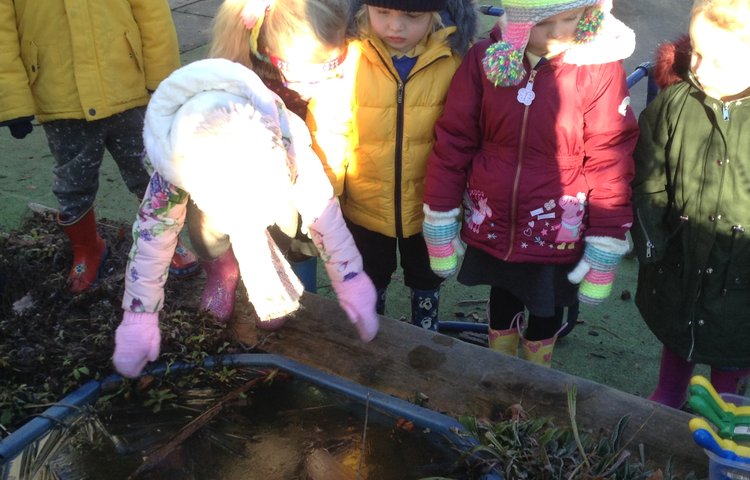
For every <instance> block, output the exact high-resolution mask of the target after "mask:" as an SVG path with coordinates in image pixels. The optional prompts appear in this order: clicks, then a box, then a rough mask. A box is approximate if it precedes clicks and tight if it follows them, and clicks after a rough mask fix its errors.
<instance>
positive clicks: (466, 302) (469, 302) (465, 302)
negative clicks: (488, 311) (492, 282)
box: [456, 298, 487, 306]
mask: <svg viewBox="0 0 750 480" xmlns="http://www.w3.org/2000/svg"><path fill="white" fill-rule="evenodd" d="M485 303H487V299H486V298H481V299H479V300H459V301H457V302H456V305H461V306H464V305H484V304H485Z"/></svg>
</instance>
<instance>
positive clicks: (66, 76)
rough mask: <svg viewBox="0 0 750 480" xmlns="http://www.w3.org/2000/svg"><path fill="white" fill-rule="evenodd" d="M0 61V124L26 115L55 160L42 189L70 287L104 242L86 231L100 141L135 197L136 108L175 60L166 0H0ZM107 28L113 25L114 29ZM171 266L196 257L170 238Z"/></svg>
mask: <svg viewBox="0 0 750 480" xmlns="http://www.w3.org/2000/svg"><path fill="white" fill-rule="evenodd" d="M0 9H1V10H3V12H2V13H3V15H2V18H3V19H7V21H12V22H13V23H12V25H4V26H3V29H2V33H1V34H0V35H2V44H3V56H2V58H4V59H6V60H7V61H5V62H4V63H3V64H2V65H0V69H1V71H0V90H1V91H2V92H3V95H2V103H0V126H3V125H5V126H8V127H9V128H10V131H11V134H12V135H13V136H14V137H16V138H24V137H25V136H26V135H27V134H28V133H30V132H31V130H32V124H31V120H32V119H33V117H34V116H35V115H36V117H37V119H38V120H39V122H40V123H41V124H42V127H43V128H44V131H45V134H46V135H47V140H48V143H49V147H50V151H51V152H52V155H53V156H54V158H55V161H56V162H57V165H56V167H55V168H54V174H55V180H54V183H53V185H52V191H53V193H54V194H55V196H56V197H57V201H58V203H59V205H60V211H59V215H58V223H59V224H60V225H61V227H62V229H63V230H64V232H65V233H66V235H67V236H68V238H69V239H70V242H71V244H72V247H73V266H72V267H71V269H70V272H69V274H68V281H69V283H70V289H71V291H72V292H74V293H80V292H83V291H85V290H87V289H89V288H90V287H91V285H92V283H93V282H94V281H95V280H96V279H97V277H98V271H99V268H100V266H101V264H102V262H103V261H104V258H105V257H106V255H107V247H106V245H105V243H104V241H103V240H102V238H101V237H100V236H99V234H98V233H97V231H96V219H95V215H94V200H95V199H96V193H97V190H98V188H99V168H100V166H101V163H102V160H103V158H104V150H105V148H106V150H108V151H109V152H110V153H111V154H112V157H113V158H114V160H115V162H116V163H117V166H118V168H119V169H120V174H121V175H122V178H123V180H124V181H125V184H126V185H127V187H128V189H129V190H130V191H131V192H133V193H134V194H135V195H137V196H138V197H139V198H141V197H142V196H143V194H144V192H145V191H146V186H147V185H148V179H149V175H148V172H147V171H146V169H145V167H144V165H143V161H142V158H143V137H142V132H143V114H144V111H145V105H146V103H147V102H148V100H149V92H150V91H153V90H155V89H156V87H157V86H158V85H159V82H161V81H162V80H163V79H164V78H165V77H166V76H167V75H169V74H170V73H171V72H172V71H173V70H174V69H175V68H177V67H179V65H180V57H179V49H178V44H177V33H176V32H175V28H174V24H173V23H172V13H171V11H170V9H169V3H168V2H167V1H166V0H158V1H151V0H130V1H126V2H98V1H90V0H85V1H81V2H74V3H71V2H64V1H63V0H52V1H46V2H36V1H28V0H19V1H15V2H6V3H5V6H2V7H0ZM114 32H119V33H117V34H115V33H114ZM172 267H173V273H174V274H177V275H186V274H190V273H192V272H194V271H195V270H196V269H197V268H198V267H199V266H198V262H197V261H196V259H195V257H194V256H193V254H192V252H190V251H189V250H187V249H185V247H183V246H182V245H181V244H180V245H178V248H177V249H176V253H175V255H174V257H173V265H172Z"/></svg>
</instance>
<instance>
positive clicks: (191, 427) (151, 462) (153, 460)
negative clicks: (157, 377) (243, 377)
mask: <svg viewBox="0 0 750 480" xmlns="http://www.w3.org/2000/svg"><path fill="white" fill-rule="evenodd" d="M274 372H275V371H272V372H271V373H269V374H268V375H267V376H263V377H257V378H253V379H252V380H250V381H248V382H246V383H245V384H244V385H242V386H240V387H238V388H236V389H234V390H232V391H231V392H229V393H228V394H226V395H224V396H223V397H222V398H220V399H219V400H218V401H217V402H216V404H215V405H214V406H213V407H211V408H209V409H208V410H206V411H205V412H203V413H202V414H200V415H198V416H197V417H196V418H195V419H193V420H192V421H191V422H190V423H188V424H187V425H185V426H184V427H182V428H181V429H180V431H179V432H177V434H176V435H175V436H174V437H172V439H171V440H169V441H168V442H167V443H165V444H164V445H162V446H161V447H159V448H157V449H156V450H155V451H154V452H153V453H152V454H151V455H148V456H147V457H146V458H145V459H144V460H143V463H142V464H141V466H140V467H138V468H137V469H136V471H135V472H133V474H132V475H131V476H130V477H129V478H138V476H139V475H141V474H142V473H144V472H146V471H148V470H150V469H152V468H154V467H155V466H156V465H158V464H159V463H160V462H162V461H164V459H165V458H167V457H168V456H169V455H170V454H171V453H172V452H173V451H174V449H175V448H177V447H178V446H180V445H181V444H182V443H183V442H184V441H185V440H187V439H188V438H190V437H191V436H192V435H193V434H194V433H195V432H197V431H198V430H200V429H201V427H203V426H204V425H205V424H206V423H208V422H209V421H211V419H213V418H214V417H215V416H216V415H218V414H219V412H221V410H222V409H223V408H224V407H225V406H226V404H227V403H228V402H230V401H232V400H234V399H235V398H237V397H239V396H240V395H242V394H243V393H245V392H246V391H248V390H250V389H251V388H253V387H254V386H255V385H257V384H258V383H260V382H261V381H263V380H266V379H268V378H269V377H271V376H273V375H274Z"/></svg>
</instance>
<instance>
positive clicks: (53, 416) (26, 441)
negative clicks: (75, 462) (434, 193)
mask: <svg viewBox="0 0 750 480" xmlns="http://www.w3.org/2000/svg"><path fill="white" fill-rule="evenodd" d="M202 365H203V366H204V367H206V368H213V367H219V366H226V365H233V366H242V367H256V368H260V367H263V368H278V369H280V370H283V371H286V372H289V373H291V374H293V375H294V376H295V377H297V378H301V379H303V380H305V381H308V382H310V383H313V384H315V385H318V386H320V387H322V388H325V389H328V390H330V391H333V392H336V393H339V394H341V395H343V396H345V397H347V398H350V399H352V400H354V401H357V402H359V403H361V404H363V405H368V408H372V409H374V410H376V411H380V412H382V413H386V414H389V415H395V416H398V417H401V418H404V419H407V420H410V421H412V422H413V423H415V424H416V425H418V426H420V427H424V428H429V429H430V431H432V432H436V433H438V434H441V435H443V436H445V437H446V438H448V439H449V440H450V441H452V442H453V443H454V445H456V446H457V447H459V448H463V449H465V450H466V451H470V450H471V449H472V448H474V447H475V446H477V442H476V440H475V439H474V438H473V437H470V436H468V435H467V436H464V435H462V433H464V434H465V433H467V432H466V429H465V428H464V426H463V425H462V424H461V423H459V422H458V421H457V420H455V419H454V418H452V417H449V416H447V415H443V414H441V413H437V412H435V411H433V410H430V409H428V408H424V407H420V406H418V405H415V404H413V403H410V402H407V401H405V400H401V399H400V398H396V397H393V396H391V395H386V394H384V393H382V392H379V391H377V390H374V389H371V388H367V387H364V386H362V385H359V384H357V383H354V382H352V381H349V380H346V379H343V378H341V377H337V376H334V375H331V374H328V373H325V372H322V371H320V370H316V369H314V368H312V367H309V366H307V365H304V364H302V363H299V362H296V361H294V360H290V359H288V358H285V357H282V356H279V355H274V354H263V353H254V354H250V353H247V354H236V355H227V356H225V357H218V358H217V357H209V358H207V359H206V360H205V361H204V362H203V364H202ZM194 367H195V365H191V364H186V363H180V364H172V365H169V366H167V365H164V364H160V365H157V366H156V367H155V368H153V369H150V370H149V371H148V374H150V375H164V374H165V373H166V372H167V371H172V372H178V371H182V370H191V369H192V368H194ZM122 381H123V378H122V377H121V376H120V375H110V376H108V377H106V378H105V379H103V380H102V381H93V380H92V381H90V382H88V383H86V384H85V385H83V386H82V387H81V388H79V389H78V390H76V391H75V392H73V393H71V394H70V395H68V396H66V397H65V398H63V399H62V400H61V401H60V402H58V403H57V404H56V405H55V406H53V407H50V408H48V409H47V410H45V411H44V412H43V413H42V414H41V415H39V416H38V417H36V418H34V419H32V420H31V421H29V422H28V423H26V424H25V425H23V426H22V427H21V428H19V429H18V430H16V431H15V432H13V433H12V434H11V435H10V436H9V437H7V438H5V439H3V440H2V442H0V466H2V465H5V464H6V463H9V462H11V461H12V460H13V459H15V458H16V457H17V456H18V455H19V454H21V452H23V450H24V448H26V447H27V446H28V445H30V444H32V443H33V442H35V441H37V440H39V439H41V438H42V437H44V435H46V434H47V433H49V432H50V431H51V430H52V429H53V428H55V427H56V426H58V425H60V424H63V425H64V424H65V423H66V421H68V420H70V419H71V418H73V417H75V416H76V415H77V414H78V413H80V412H81V410H82V408H83V407H85V406H86V405H88V404H91V403H93V402H94V401H95V400H96V399H97V398H98V397H99V394H100V393H101V390H102V388H103V387H105V386H107V385H111V384H113V383H114V384H117V383H120V382H122ZM482 479H484V480H503V475H502V474H501V473H500V472H498V471H492V472H489V473H486V474H484V476H483V477H482Z"/></svg>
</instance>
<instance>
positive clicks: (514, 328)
mask: <svg viewBox="0 0 750 480" xmlns="http://www.w3.org/2000/svg"><path fill="white" fill-rule="evenodd" d="M488 308H489V305H488ZM488 313H489V312H488ZM488 316H489V315H488ZM522 324H523V312H518V313H517V314H516V316H515V317H513V320H511V321H510V327H508V329H506V330H493V329H492V328H490V329H489V331H488V333H489V334H488V343H489V347H490V348H491V349H492V350H495V351H498V352H500V353H504V354H506V355H510V356H511V357H517V356H518V342H519V340H520V339H521V331H520V329H521V325H522Z"/></svg>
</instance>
